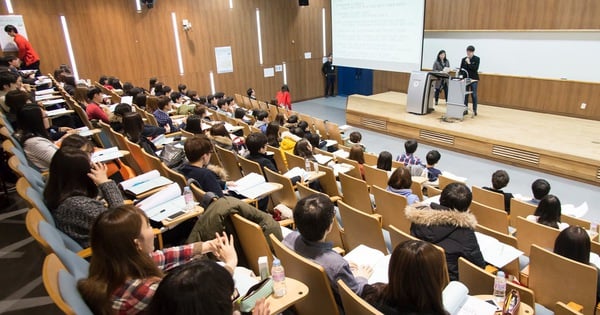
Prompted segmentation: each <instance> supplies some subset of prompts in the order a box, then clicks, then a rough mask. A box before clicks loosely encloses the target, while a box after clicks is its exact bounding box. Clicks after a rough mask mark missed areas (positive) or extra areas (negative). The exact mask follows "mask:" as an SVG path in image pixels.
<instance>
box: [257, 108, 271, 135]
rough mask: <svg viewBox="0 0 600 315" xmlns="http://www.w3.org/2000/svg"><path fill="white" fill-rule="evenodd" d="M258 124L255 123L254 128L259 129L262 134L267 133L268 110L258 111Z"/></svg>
mask: <svg viewBox="0 0 600 315" xmlns="http://www.w3.org/2000/svg"><path fill="white" fill-rule="evenodd" d="M255 112H256V122H254V127H255V128H258V129H259V130H260V132H262V133H266V132H267V124H269V113H268V112H267V111H266V110H262V109H259V110H256V111H255Z"/></svg>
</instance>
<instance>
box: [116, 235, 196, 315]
mask: <svg viewBox="0 0 600 315" xmlns="http://www.w3.org/2000/svg"><path fill="white" fill-rule="evenodd" d="M193 252H194V245H192V244H189V245H184V246H178V247H171V248H165V249H163V250H157V251H155V252H154V253H152V254H150V255H151V257H152V260H154V262H155V263H156V265H157V266H158V268H159V269H162V270H168V269H171V268H173V267H177V266H179V265H180V264H182V263H185V262H187V261H188V260H190V259H191V258H192V257H193ZM160 280H161V279H160V278H158V277H152V278H144V279H130V280H127V281H126V282H125V283H124V284H123V285H122V286H121V287H120V288H118V289H117V290H116V291H115V292H114V293H113V296H112V300H113V304H112V308H113V310H115V313H116V314H138V313H144V312H145V311H146V308H147V307H148V305H149V304H150V301H151V300H152V297H153V296H154V292H156V289H157V288H158V284H159V283H160Z"/></svg>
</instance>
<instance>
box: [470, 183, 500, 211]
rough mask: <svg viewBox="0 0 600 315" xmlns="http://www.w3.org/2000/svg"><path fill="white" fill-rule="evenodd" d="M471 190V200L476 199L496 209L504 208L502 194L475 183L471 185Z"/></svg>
mask: <svg viewBox="0 0 600 315" xmlns="http://www.w3.org/2000/svg"><path fill="white" fill-rule="evenodd" d="M471 190H472V191H473V201H477V202H479V203H481V204H484V205H486V206H488V207H492V208H495V209H498V210H504V195H503V194H501V193H497V192H493V191H490V190H487V189H483V188H481V187H477V186H475V185H473V186H472V187H471Z"/></svg>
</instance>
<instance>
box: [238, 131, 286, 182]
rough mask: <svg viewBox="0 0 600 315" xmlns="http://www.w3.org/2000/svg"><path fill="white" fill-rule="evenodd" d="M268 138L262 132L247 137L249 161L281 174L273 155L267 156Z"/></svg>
mask: <svg viewBox="0 0 600 315" xmlns="http://www.w3.org/2000/svg"><path fill="white" fill-rule="evenodd" d="M267 141H268V139H267V136H265V134H263V133H260V132H253V133H251V134H249V135H248V136H247V137H246V146H247V147H248V151H249V154H248V156H246V158H247V159H249V160H251V161H254V162H256V163H258V164H259V165H260V166H261V167H263V168H265V167H266V168H268V169H270V170H271V171H273V172H276V173H279V170H278V169H277V165H276V164H275V160H274V159H273V156H272V155H267Z"/></svg>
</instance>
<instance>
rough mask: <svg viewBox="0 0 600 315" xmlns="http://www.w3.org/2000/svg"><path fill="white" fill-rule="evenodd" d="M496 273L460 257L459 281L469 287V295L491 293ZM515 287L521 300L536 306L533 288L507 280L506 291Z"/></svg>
mask: <svg viewBox="0 0 600 315" xmlns="http://www.w3.org/2000/svg"><path fill="white" fill-rule="evenodd" d="M494 279H495V277H494V275H493V274H491V273H489V272H487V271H485V269H482V268H479V266H476V265H474V264H473V263H471V262H470V261H468V260H466V259H465V258H464V257H460V258H458V281H460V282H462V283H463V284H464V285H465V286H467V288H469V295H480V294H487V295H490V294H492V293H493V291H494ZM512 289H515V290H517V291H518V292H519V295H520V297H521V302H523V303H525V304H527V305H529V306H531V307H534V306H535V294H534V292H533V291H532V290H531V289H528V288H526V287H524V286H522V285H518V284H516V283H513V282H510V281H507V282H506V291H507V292H509V291H510V290H512Z"/></svg>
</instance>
